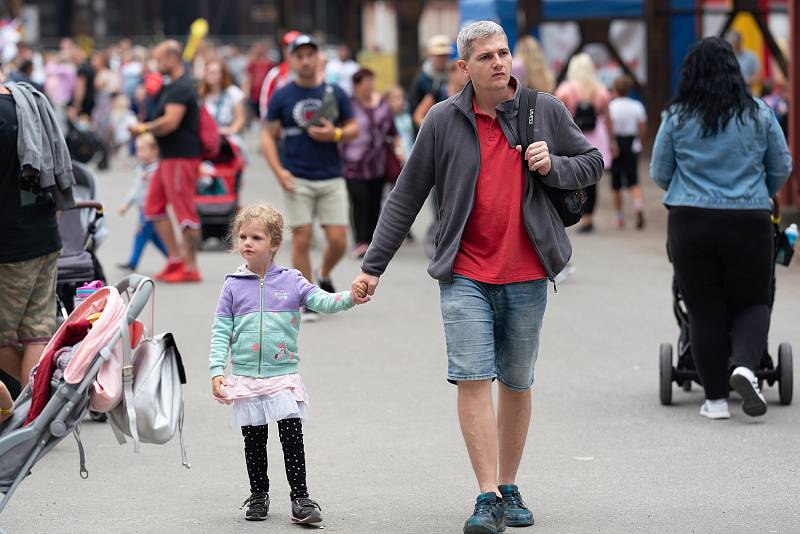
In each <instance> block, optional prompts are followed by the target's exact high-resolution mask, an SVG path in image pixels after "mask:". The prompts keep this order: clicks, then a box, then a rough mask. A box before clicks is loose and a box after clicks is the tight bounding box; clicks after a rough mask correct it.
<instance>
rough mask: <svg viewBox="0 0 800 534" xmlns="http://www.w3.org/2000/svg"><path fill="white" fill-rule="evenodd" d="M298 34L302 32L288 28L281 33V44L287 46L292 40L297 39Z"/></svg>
mask: <svg viewBox="0 0 800 534" xmlns="http://www.w3.org/2000/svg"><path fill="white" fill-rule="evenodd" d="M300 35H302V34H301V33H300V32H299V31H297V30H290V31H288V32H286V33H285V34H284V35H283V40H282V41H281V42H282V43H283V46H289V45H290V44H292V42H293V41H294V40H295V39H297V38H298V37H300Z"/></svg>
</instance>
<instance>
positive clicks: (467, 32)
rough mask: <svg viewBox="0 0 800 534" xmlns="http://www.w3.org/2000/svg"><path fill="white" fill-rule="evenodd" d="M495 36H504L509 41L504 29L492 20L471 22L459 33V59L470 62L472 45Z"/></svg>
mask: <svg viewBox="0 0 800 534" xmlns="http://www.w3.org/2000/svg"><path fill="white" fill-rule="evenodd" d="M493 35H502V36H503V38H505V40H506V41H508V37H507V36H506V32H505V31H503V27H502V26H500V25H499V24H497V23H496V22H493V21H491V20H479V21H477V22H471V23H469V24H467V25H466V26H464V27H463V28H461V31H460V32H458V37H456V46H458V59H462V60H464V61H466V60H468V59H469V56H470V55H471V54H472V43H474V42H475V41H478V40H480V39H486V38H487V37H492V36H493Z"/></svg>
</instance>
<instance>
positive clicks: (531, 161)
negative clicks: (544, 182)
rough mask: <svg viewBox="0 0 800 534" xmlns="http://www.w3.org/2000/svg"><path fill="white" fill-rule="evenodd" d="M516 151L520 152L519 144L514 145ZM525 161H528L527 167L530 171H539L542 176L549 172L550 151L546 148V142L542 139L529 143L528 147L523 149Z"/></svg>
mask: <svg viewBox="0 0 800 534" xmlns="http://www.w3.org/2000/svg"><path fill="white" fill-rule="evenodd" d="M516 149H517V152H522V147H521V146H520V145H517V146H516ZM524 158H525V161H527V162H528V168H529V169H530V170H531V171H539V174H541V175H542V176H547V175H548V174H550V169H551V167H552V165H551V162H550V151H549V150H548V148H547V143H545V142H544V141H537V142H535V143H531V144H530V145H529V146H528V149H527V150H525V156H524Z"/></svg>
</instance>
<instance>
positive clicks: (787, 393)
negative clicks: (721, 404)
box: [659, 224, 793, 406]
mask: <svg viewBox="0 0 800 534" xmlns="http://www.w3.org/2000/svg"><path fill="white" fill-rule="evenodd" d="M774 239H775V245H776V246H775V251H776V255H777V253H778V251H779V249H780V246H781V244H782V243H781V242H782V240H783V239H784V235H783V232H781V231H780V228H779V227H778V225H777V224H775V225H774ZM672 298H673V304H672V308H673V312H674V314H675V319H676V320H677V321H678V327H679V328H680V335H679V337H678V346H677V349H678V362H677V366H675V367H673V366H672V363H673V361H674V360H673V347H672V344H671V343H662V344H661V347H660V353H659V378H660V380H659V385H660V391H659V398H660V400H661V404H663V405H664V406H668V405H670V404H671V403H672V383H673V382H675V383H676V384H678V385H679V386H681V387H682V388H683V390H684V391H691V389H692V382H696V383H697V384H699V385H701V386H702V383H701V382H700V376H699V374H698V373H697V369H696V367H695V365H694V359H693V358H692V346H691V342H690V338H689V313H688V311H687V309H686V304H685V302H684V300H683V295H682V294H681V290H680V287H678V280H677V278H675V277H674V276H673V278H672ZM774 300H775V269H774V267H773V270H772V297H771V302H770V305H772V303H773V302H774ZM792 373H793V364H792V346H791V345H790V344H789V343H781V344H780V345H779V346H778V366H777V367H775V364H774V362H773V360H772V357H771V356H770V354H769V352H768V350H767V347H765V348H764V353H763V354H762V355H761V363H760V364H759V366H758V369H757V370H756V373H755V374H756V377H757V378H758V385H759V388H760V389H762V391H763V384H764V381H766V382H767V384H769V385H770V386H773V385H775V383H776V382H777V383H778V398H779V400H780V403H781V404H783V405H789V404H791V403H792V388H793V378H792Z"/></svg>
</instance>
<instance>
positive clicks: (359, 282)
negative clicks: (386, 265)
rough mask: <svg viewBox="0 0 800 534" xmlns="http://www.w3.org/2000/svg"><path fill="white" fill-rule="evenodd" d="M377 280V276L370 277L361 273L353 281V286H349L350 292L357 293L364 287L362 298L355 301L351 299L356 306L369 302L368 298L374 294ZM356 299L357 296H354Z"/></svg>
mask: <svg viewBox="0 0 800 534" xmlns="http://www.w3.org/2000/svg"><path fill="white" fill-rule="evenodd" d="M378 281H379V278H378V277H377V276H372V275H370V274H367V273H361V274H360V275H358V276H357V277H356V279H355V280H353V285H352V286H351V288H352V291H355V292H358V291H359V290H360V289H364V288H365V287H366V295H364V297H363V298H362V297H359V298H357V299H353V301H354V302H355V303H356V304H363V303H365V302H369V301H370V297H371V296H372V295H374V294H375V289H376V288H377V287H378ZM356 296H357V297H358V295H356Z"/></svg>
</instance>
